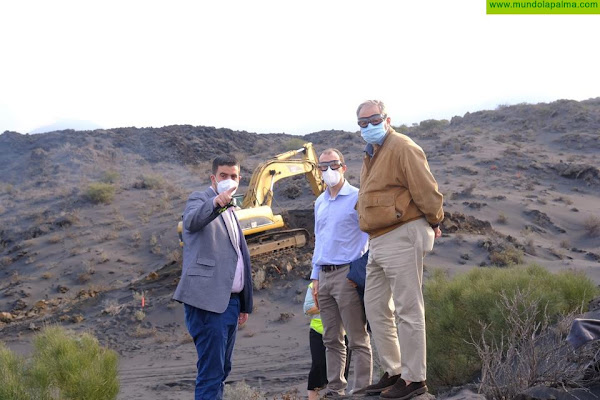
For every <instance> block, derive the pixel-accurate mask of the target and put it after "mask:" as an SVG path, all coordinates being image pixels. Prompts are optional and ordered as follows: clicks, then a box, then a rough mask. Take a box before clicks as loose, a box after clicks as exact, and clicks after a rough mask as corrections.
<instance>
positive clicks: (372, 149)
mask: <svg viewBox="0 0 600 400" xmlns="http://www.w3.org/2000/svg"><path fill="white" fill-rule="evenodd" d="M392 132H395V131H394V130H393V129H392V128H391V127H390V129H389V130H388V131H387V133H386V134H385V136H384V138H383V142H381V144H380V145H379V147H381V146H383V145H384V144H385V141H386V140H387V138H388V137H389V136H390V133H392ZM365 153H367V155H368V156H369V157H371V158H373V155H375V146H373V145H372V144H371V143H367V145H366V146H365Z"/></svg>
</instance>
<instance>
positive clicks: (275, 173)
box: [178, 143, 325, 256]
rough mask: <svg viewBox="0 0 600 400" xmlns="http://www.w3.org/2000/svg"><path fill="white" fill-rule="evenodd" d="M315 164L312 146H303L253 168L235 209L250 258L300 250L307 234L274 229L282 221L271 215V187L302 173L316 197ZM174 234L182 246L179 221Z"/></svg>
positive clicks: (317, 176) (317, 175) (319, 189)
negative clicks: (239, 203) (293, 248)
mask: <svg viewBox="0 0 600 400" xmlns="http://www.w3.org/2000/svg"><path fill="white" fill-rule="evenodd" d="M318 162H319V159H318V157H317V153H316V152H315V149H314V148H313V146H312V143H305V144H304V145H303V146H302V148H300V149H298V150H290V151H287V152H285V153H281V154H279V155H277V156H275V157H274V158H272V159H270V160H268V161H265V162H263V163H261V164H260V165H259V166H258V167H256V169H255V170H254V173H253V174H252V178H251V179H250V184H249V185H248V190H247V191H246V194H245V195H244V199H243V201H242V205H241V208H238V209H236V210H235V213H236V215H237V217H238V220H239V221H240V225H241V227H242V231H243V233H244V235H245V236H246V239H247V241H248V248H249V249H250V255H252V256H256V255H260V254H265V253H271V252H276V251H278V250H282V249H286V248H290V247H302V246H304V245H305V244H306V242H307V241H308V237H309V233H308V232H307V231H306V230H305V229H293V230H284V231H282V230H278V229H279V228H283V227H284V226H285V222H284V221H283V218H282V216H281V215H274V214H273V210H272V208H271V203H272V201H273V187H274V186H275V183H277V182H278V181H280V180H281V179H285V178H289V177H292V176H296V175H301V174H304V176H305V177H306V179H307V181H308V183H309V185H310V187H311V189H312V191H313V193H314V194H315V196H318V195H320V194H321V193H322V192H323V191H324V190H325V183H324V182H323V178H322V176H321V171H320V170H319V169H318V167H317V166H318ZM236 197H237V196H236ZM178 233H179V238H180V244H181V245H182V246H183V242H182V241H181V240H182V233H183V227H182V223H181V222H180V223H179V226H178Z"/></svg>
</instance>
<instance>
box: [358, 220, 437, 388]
mask: <svg viewBox="0 0 600 400" xmlns="http://www.w3.org/2000/svg"><path fill="white" fill-rule="evenodd" d="M434 236H435V234H434V232H433V229H431V227H430V226H429V224H428V223H427V221H426V220H425V219H419V220H415V221H411V222H409V223H407V224H404V225H401V226H400V227H398V228H396V229H394V230H393V231H391V232H388V233H386V234H384V235H381V236H378V237H376V238H374V239H371V240H370V242H369V249H370V252H369V261H368V263H367V281H366V288H365V308H366V312H367V318H368V319H369V323H370V325H371V332H372V334H373V339H374V340H375V346H376V347H377V352H378V353H379V358H380V363H381V366H382V367H383V368H384V369H385V371H386V372H387V373H389V374H390V375H398V374H400V373H402V378H403V379H404V380H407V381H412V382H421V381H424V380H425V379H426V371H427V365H426V347H425V346H426V343H425V305H424V301H423V257H424V256H425V253H427V252H430V251H431V250H432V249H433V239H434ZM394 313H395V317H396V318H395V319H394ZM396 321H397V324H396Z"/></svg>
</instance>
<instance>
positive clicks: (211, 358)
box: [184, 296, 240, 400]
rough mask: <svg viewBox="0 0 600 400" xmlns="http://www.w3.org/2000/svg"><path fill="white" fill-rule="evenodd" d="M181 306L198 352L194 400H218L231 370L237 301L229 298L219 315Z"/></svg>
mask: <svg viewBox="0 0 600 400" xmlns="http://www.w3.org/2000/svg"><path fill="white" fill-rule="evenodd" d="M184 307H185V324H186V326H187V329H188V332H189V333H190V335H191V336H192V338H194V344H195V345H196V351H197V352H198V362H197V364H196V365H197V367H198V376H197V377H196V391H195V395H196V397H195V400H215V399H216V400H221V399H222V398H223V388H224V382H225V379H227V376H228V375H229V372H230V371H231V355H232V354H233V346H234V344H235V334H236V332H237V324H238V317H239V315H240V299H239V297H238V296H232V298H231V299H230V300H229V305H228V306H227V310H225V312H224V313H222V314H218V313H214V312H210V311H205V310H201V309H199V308H196V307H192V306H190V305H188V304H184Z"/></svg>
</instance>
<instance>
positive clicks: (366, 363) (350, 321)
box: [319, 266, 373, 394]
mask: <svg viewBox="0 0 600 400" xmlns="http://www.w3.org/2000/svg"><path fill="white" fill-rule="evenodd" d="M348 270H349V267H348V266H346V267H341V268H338V269H336V270H334V271H331V272H324V271H321V272H320V273H319V310H320V312H321V321H322V322H323V344H325V348H326V351H325V355H326V359H327V380H328V381H329V383H328V384H327V388H328V389H329V390H331V391H334V392H337V393H339V394H344V392H345V390H346V387H347V385H348V383H347V381H346V378H345V377H344V369H345V367H346V345H345V343H344V329H345V331H346V335H347V336H348V348H349V349H350V350H352V361H353V362H354V376H353V384H352V388H353V390H354V391H356V390H358V389H361V388H363V387H365V386H368V385H370V384H371V378H372V376H373V357H372V354H371V343H370V339H369V334H368V332H367V320H366V317H365V312H364V309H363V306H362V303H361V301H360V297H359V296H358V292H357V291H356V289H355V288H353V287H352V286H351V285H350V283H349V282H348V280H347V279H346V275H348Z"/></svg>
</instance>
